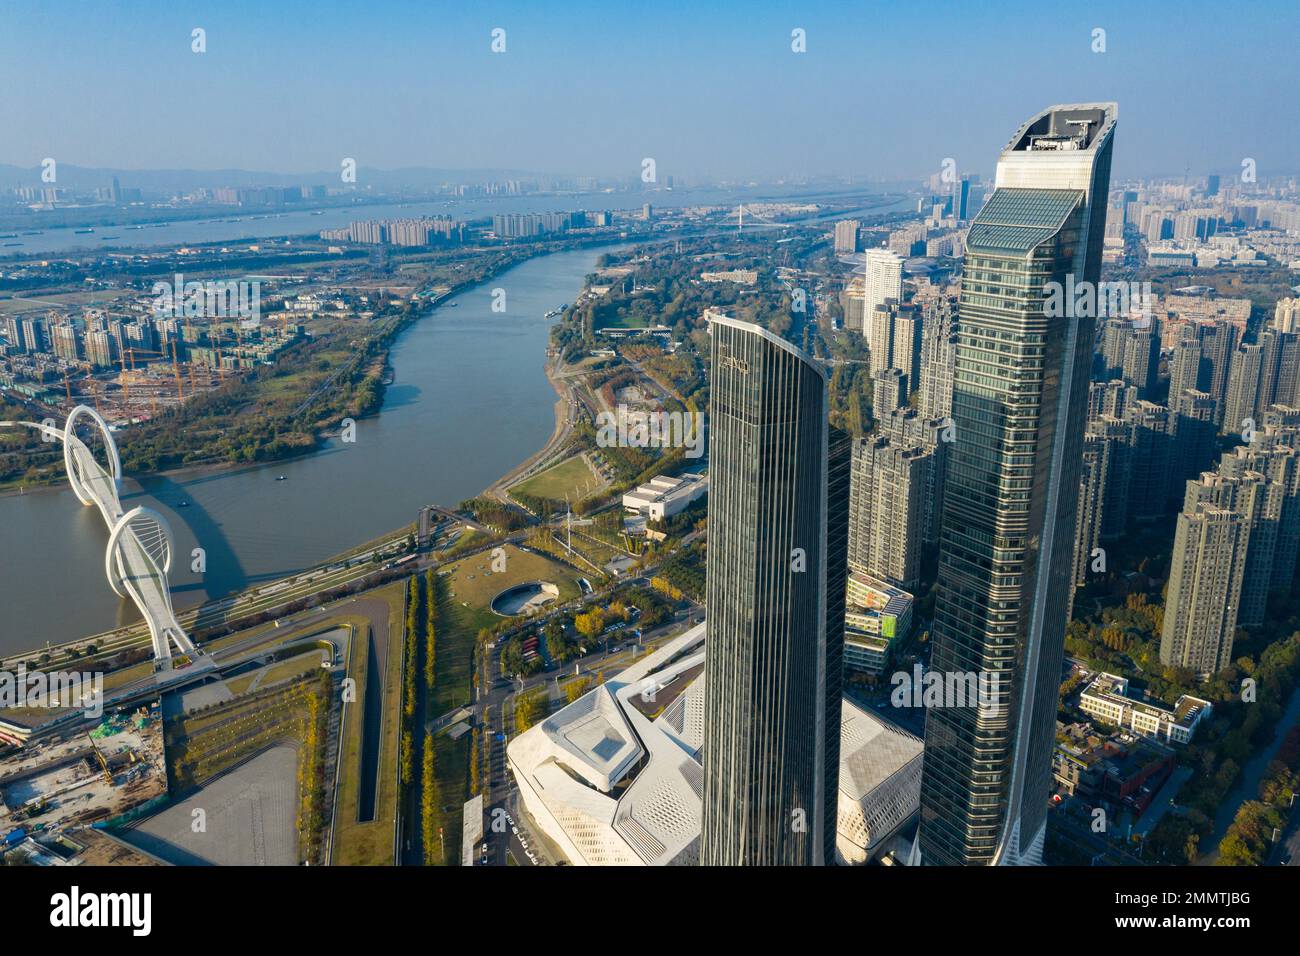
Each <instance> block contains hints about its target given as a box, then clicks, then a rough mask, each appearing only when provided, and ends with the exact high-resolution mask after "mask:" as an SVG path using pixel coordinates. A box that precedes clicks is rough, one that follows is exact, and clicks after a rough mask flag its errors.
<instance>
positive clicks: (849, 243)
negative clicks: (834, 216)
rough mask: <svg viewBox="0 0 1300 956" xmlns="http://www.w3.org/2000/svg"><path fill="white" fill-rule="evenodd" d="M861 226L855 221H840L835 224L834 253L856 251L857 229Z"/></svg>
mask: <svg viewBox="0 0 1300 956" xmlns="http://www.w3.org/2000/svg"><path fill="white" fill-rule="evenodd" d="M861 225H862V224H861V223H860V222H858V221H857V220H856V219H841V220H840V221H839V222H837V223H836V224H835V252H836V253H841V252H844V253H849V252H857V251H858V229H859V227H860V226H861Z"/></svg>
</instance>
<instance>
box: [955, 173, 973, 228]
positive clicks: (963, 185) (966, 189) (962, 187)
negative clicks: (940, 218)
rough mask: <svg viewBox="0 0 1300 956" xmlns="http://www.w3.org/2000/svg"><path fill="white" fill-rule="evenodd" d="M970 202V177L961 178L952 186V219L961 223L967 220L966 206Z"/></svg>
mask: <svg viewBox="0 0 1300 956" xmlns="http://www.w3.org/2000/svg"><path fill="white" fill-rule="evenodd" d="M969 201H970V177H969V176H960V177H958V178H957V179H955V180H953V184H952V217H953V218H954V219H956V220H958V221H959V222H960V221H961V220H963V219H965V218H966V205H967V203H968V202H969Z"/></svg>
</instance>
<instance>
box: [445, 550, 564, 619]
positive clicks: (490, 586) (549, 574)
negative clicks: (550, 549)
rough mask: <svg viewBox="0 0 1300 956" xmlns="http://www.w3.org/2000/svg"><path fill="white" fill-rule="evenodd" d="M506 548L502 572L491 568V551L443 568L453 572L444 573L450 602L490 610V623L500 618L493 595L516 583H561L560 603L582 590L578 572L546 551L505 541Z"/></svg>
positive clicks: (488, 612) (488, 611)
mask: <svg viewBox="0 0 1300 956" xmlns="http://www.w3.org/2000/svg"><path fill="white" fill-rule="evenodd" d="M503 550H504V551H505V559H506V569H505V570H504V571H501V572H496V573H494V572H493V571H492V554H493V552H492V551H483V552H480V553H479V554H475V555H472V556H470V557H468V558H462V559H461V560H460V561H457V562H455V563H454V564H451V565H448V566H447V567H446V568H444V569H443V571H444V572H445V571H447V570H450V572H451V573H450V574H447V575H445V577H444V580H445V581H446V582H447V583H448V584H449V585H450V591H451V593H450V594H448V595H447V597H448V599H449V600H450V602H451V603H453V604H455V605H456V606H457V607H460V606H462V605H463V604H468V605H469V607H470V608H472V609H474V610H480V611H485V612H487V614H488V615H489V617H487V618H486V619H485V620H486V622H487V624H489V625H490V624H495V623H497V622H498V621H500V620H501V619H500V618H499V617H497V616H496V615H494V614H492V612H491V610H490V608H491V604H492V599H493V598H494V597H496V596H497V595H498V594H500V593H501V592H502V591H504V590H505V589H506V588H509V587H513V586H514V585H516V584H523V583H524V582H525V581H549V582H551V583H552V584H554V585H556V586H558V587H559V589H560V597H559V603H561V604H563V603H564V602H565V601H569V600H572V599H573V598H575V597H578V596H579V595H580V594H581V589H580V588H579V587H578V574H577V572H576V571H574V570H573V569H572V568H570V567H567V566H565V565H563V564H560V563H559V562H558V561H552V560H551V559H550V558H547V557H544V556H543V555H540V554H534V553H533V552H531V551H521V550H520V549H519V548H517V547H515V546H514V545H512V544H507V545H504V546H503Z"/></svg>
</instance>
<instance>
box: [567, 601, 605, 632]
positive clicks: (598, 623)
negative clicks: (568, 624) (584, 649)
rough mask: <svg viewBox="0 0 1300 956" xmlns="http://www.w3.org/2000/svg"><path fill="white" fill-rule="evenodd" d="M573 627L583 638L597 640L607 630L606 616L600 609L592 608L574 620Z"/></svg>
mask: <svg viewBox="0 0 1300 956" xmlns="http://www.w3.org/2000/svg"><path fill="white" fill-rule="evenodd" d="M573 626H574V627H576V628H577V629H578V633H579V634H581V635H582V636H583V637H588V638H593V639H594V638H596V637H599V636H600V635H601V633H602V632H603V631H604V630H605V615H604V613H603V612H602V611H601V610H600V608H592V609H591V610H590V611H588V612H586V613H585V614H579V615H578V616H577V617H575V618H574V619H573Z"/></svg>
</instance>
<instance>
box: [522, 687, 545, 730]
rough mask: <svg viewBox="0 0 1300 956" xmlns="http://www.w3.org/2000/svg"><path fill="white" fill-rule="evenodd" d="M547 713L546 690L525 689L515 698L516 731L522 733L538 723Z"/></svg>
mask: <svg viewBox="0 0 1300 956" xmlns="http://www.w3.org/2000/svg"><path fill="white" fill-rule="evenodd" d="M545 713H546V692H545V691H544V690H541V689H534V690H530V691H525V692H524V693H522V694H520V695H518V696H517V697H516V698H515V733H517V734H521V733H523V732H524V731H525V730H527V729H528V728H529V727H531V726H533V724H535V723H537V722H538V721H539V720H541V719H542V717H543V716H544V715H545Z"/></svg>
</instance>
